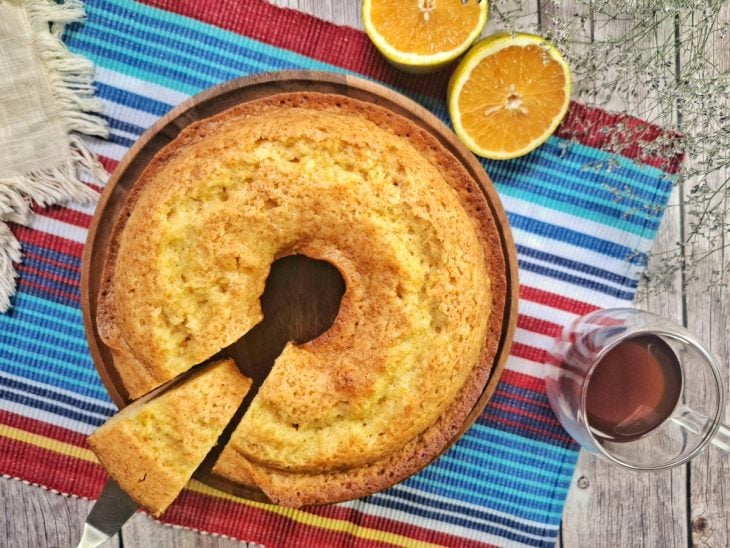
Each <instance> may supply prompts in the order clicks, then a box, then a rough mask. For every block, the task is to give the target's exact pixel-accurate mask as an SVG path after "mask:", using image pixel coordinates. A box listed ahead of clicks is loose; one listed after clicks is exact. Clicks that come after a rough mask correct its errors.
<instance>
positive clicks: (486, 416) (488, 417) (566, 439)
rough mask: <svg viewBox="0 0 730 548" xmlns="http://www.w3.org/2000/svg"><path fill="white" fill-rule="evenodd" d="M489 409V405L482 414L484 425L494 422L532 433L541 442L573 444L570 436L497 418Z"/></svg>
mask: <svg viewBox="0 0 730 548" xmlns="http://www.w3.org/2000/svg"><path fill="white" fill-rule="evenodd" d="M490 409H491V405H489V406H487V408H486V410H485V411H484V413H483V414H482V418H483V421H484V422H486V423H489V422H496V423H501V424H504V425H507V426H511V427H513V428H515V429H516V430H518V431H525V430H526V431H528V432H532V433H534V434H536V435H537V436H539V437H540V438H543V439H542V440H541V441H545V439H544V438H551V439H554V440H557V441H559V442H561V443H569V444H573V443H574V442H573V439H572V438H571V437H570V436H568V435H567V434H556V433H553V432H548V431H547V430H544V429H542V428H537V427H535V426H531V425H529V424H524V423H522V422H517V421H512V420H509V419H505V418H504V417H498V416H495V415H494V414H493V413H491V412H490ZM520 435H521V436H524V434H520ZM525 437H528V438H529V436H525Z"/></svg>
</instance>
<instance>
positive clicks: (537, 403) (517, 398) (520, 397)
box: [494, 383, 550, 409]
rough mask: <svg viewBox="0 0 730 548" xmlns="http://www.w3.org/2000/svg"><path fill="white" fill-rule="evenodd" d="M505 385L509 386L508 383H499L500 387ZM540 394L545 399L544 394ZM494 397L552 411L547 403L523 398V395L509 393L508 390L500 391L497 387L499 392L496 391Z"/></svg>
mask: <svg viewBox="0 0 730 548" xmlns="http://www.w3.org/2000/svg"><path fill="white" fill-rule="evenodd" d="M503 384H507V383H499V386H502V385H503ZM540 394H541V395H542V396H543V397H544V394H543V393H542V392H541V393H540ZM494 395H495V396H500V397H502V398H505V399H509V400H513V401H518V402H524V403H528V404H530V405H533V406H536V407H542V408H544V409H550V404H548V403H547V402H545V401H539V400H536V399H534V398H530V397H527V396H523V395H521V394H514V393H512V392H507V391H506V390H500V389H499V387H497V390H496V391H495V393H494Z"/></svg>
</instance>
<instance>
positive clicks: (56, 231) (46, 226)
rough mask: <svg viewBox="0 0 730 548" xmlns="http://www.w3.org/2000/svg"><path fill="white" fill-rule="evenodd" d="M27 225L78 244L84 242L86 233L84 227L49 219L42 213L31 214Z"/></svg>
mask: <svg viewBox="0 0 730 548" xmlns="http://www.w3.org/2000/svg"><path fill="white" fill-rule="evenodd" d="M29 226H30V228H32V229H34V230H40V231H41V232H46V233H47V234H53V235H54V236H60V237H62V238H66V239H67V240H72V241H74V242H78V243H80V244H83V243H85V242H86V233H87V232H88V231H87V230H86V229H85V228H81V227H79V226H76V225H72V224H70V223H64V222H63V221H58V220H56V219H51V218H50V217H44V216H43V215H42V214H37V215H33V216H32V217H31V220H30V225H29Z"/></svg>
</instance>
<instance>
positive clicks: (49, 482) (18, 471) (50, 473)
mask: <svg viewBox="0 0 730 548" xmlns="http://www.w3.org/2000/svg"><path fill="white" fill-rule="evenodd" d="M0 455H2V460H0V473H2V474H7V475H9V476H13V477H18V478H23V479H24V480H26V481H29V482H31V483H36V484H38V485H43V486H44V487H48V488H50V489H56V490H58V491H61V492H63V493H74V494H75V495H79V496H82V497H86V498H97V497H98V496H99V493H100V492H101V488H102V486H103V485H104V481H105V480H106V474H105V473H104V470H102V468H101V466H99V465H98V464H94V463H91V462H88V461H85V460H81V459H77V458H73V457H68V456H66V455H62V454H60V453H56V452H54V451H49V450H47V449H43V448H41V447H36V446H35V445H31V444H29V443H24V442H21V441H16V440H12V439H10V438H5V437H3V436H0Z"/></svg>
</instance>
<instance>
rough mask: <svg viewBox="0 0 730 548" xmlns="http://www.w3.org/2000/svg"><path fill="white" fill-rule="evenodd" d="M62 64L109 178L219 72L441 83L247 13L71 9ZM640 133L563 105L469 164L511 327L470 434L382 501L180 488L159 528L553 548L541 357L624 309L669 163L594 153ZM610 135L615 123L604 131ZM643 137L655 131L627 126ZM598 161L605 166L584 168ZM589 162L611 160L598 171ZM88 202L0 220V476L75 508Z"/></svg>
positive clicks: (555, 489)
mask: <svg viewBox="0 0 730 548" xmlns="http://www.w3.org/2000/svg"><path fill="white" fill-rule="evenodd" d="M86 6H87V12H88V20H87V21H86V22H85V23H84V24H82V25H74V26H72V27H70V28H69V29H68V30H67V32H66V36H65V41H66V43H67V44H68V46H69V47H70V49H71V50H72V51H76V52H78V53H82V54H84V55H86V56H88V57H89V58H91V59H92V60H93V61H94V62H95V63H96V65H97V89H98V94H99V96H100V98H101V100H102V101H103V103H104V106H105V115H106V118H107V120H108V122H109V126H110V128H111V136H110V137H109V139H108V140H106V141H101V140H93V139H91V140H90V144H91V146H92V148H93V149H94V150H95V151H96V152H97V153H98V154H99V155H100V156H101V158H102V161H103V163H104V164H105V166H106V167H107V169H108V170H110V171H111V170H113V169H114V167H115V166H116V164H117V162H118V161H119V160H120V159H121V158H122V156H123V155H124V153H125V152H126V151H127V150H128V148H129V147H130V146H131V145H132V143H134V142H135V140H136V139H137V138H139V136H140V135H141V134H142V133H143V132H144V131H145V129H146V128H148V127H149V126H150V125H152V124H153V123H154V122H155V120H157V119H158V118H159V117H160V116H161V115H163V114H165V113H166V112H167V111H168V110H170V108H172V107H173V106H174V105H176V104H178V103H180V102H181V101H182V100H184V99H185V98H187V97H189V96H190V95H192V94H194V93H197V92H199V91H201V90H203V89H205V88H207V87H209V86H211V85H214V84H217V83H220V82H222V81H225V80H229V79H232V78H235V77H239V76H244V75H248V74H254V73H258V72H264V71H273V70H279V69H317V70H327V71H335V72H351V73H354V74H360V75H364V76H366V77H368V78H371V79H373V80H376V81H380V82H383V83H385V84H387V85H390V86H392V87H394V88H396V89H398V90H400V91H402V92H404V93H405V94H407V95H409V96H410V97H412V98H414V99H415V100H417V101H419V102H420V103H422V104H423V105H424V106H426V107H427V108H429V109H430V110H432V111H433V112H434V113H435V114H436V115H437V116H439V117H440V118H441V119H443V120H445V121H446V120H447V116H446V110H445V105H444V101H443V97H444V92H445V85H446V80H447V78H448V74H447V73H440V74H437V75H435V76H433V75H431V76H426V77H417V76H408V75H404V74H402V73H400V72H398V71H396V70H395V69H393V68H392V67H390V66H389V65H387V63H385V62H384V61H383V60H382V59H381V58H380V56H379V55H378V53H377V52H376V51H375V50H374V48H373V47H371V45H370V43H369V41H368V40H367V38H366V37H365V36H364V35H363V34H362V33H360V32H359V31H356V30H353V29H349V28H344V27H337V26H334V25H331V24H329V23H325V22H323V21H319V20H317V19H315V18H312V17H310V16H308V15H305V14H302V13H298V12H295V11H291V10H284V9H280V8H276V7H274V6H272V5H270V4H268V3H266V2H264V1H263V0H252V1H248V2H238V1H233V0H219V1H213V0H207V1H206V0H202V1H198V2H192V1H183V2H179V1H176V0H169V1H165V0H150V1H148V2H145V3H135V2H128V1H124V0H89V1H88V2H87V5H86ZM632 125H640V121H637V120H632V119H629V118H626V117H617V116H611V115H608V114H606V113H604V112H602V111H599V110H595V109H589V108H586V107H582V106H580V105H577V104H574V105H572V107H571V111H570V115H569V117H568V119H567V120H566V122H565V123H564V124H563V126H562V127H561V129H560V131H559V133H558V134H557V135H556V136H554V137H552V138H551V139H550V140H549V141H548V142H547V143H546V144H545V145H543V146H542V147H541V148H539V149H538V150H536V151H535V152H533V153H531V154H530V155H528V156H526V157H523V158H521V159H517V160H513V161H509V162H486V161H485V162H484V166H485V168H486V170H487V172H488V173H489V174H490V175H491V177H492V179H493V180H494V182H495V185H496V187H497V190H498V192H499V194H500V196H501V197H502V200H503V202H504V205H505V208H506V209H507V211H508V215H509V218H510V222H511V224H512V228H513V231H514V237H515V240H516V244H517V251H518V255H519V267H520V283H521V288H520V309H519V312H520V314H519V323H518V329H517V333H516V337H515V343H514V346H513V350H512V354H511V356H510V359H509V362H508V367H507V371H506V372H505V374H504V377H503V380H502V382H501V383H500V385H499V387H498V389H497V391H496V393H495V395H494V397H493V399H492V400H491V402H490V404H489V406H488V407H487V409H486V410H485V412H484V413H483V415H482V416H481V417H479V419H478V420H477V422H476V423H475V424H474V426H473V427H472V428H471V429H470V430H469V431H468V432H467V433H466V434H465V435H464V437H463V438H462V439H461V440H460V441H459V442H458V443H457V444H456V445H455V446H454V447H453V448H452V449H451V450H449V451H448V452H447V453H446V454H445V455H444V456H443V457H441V458H440V459H439V460H438V461H436V462H435V463H434V464H432V465H431V466H429V467H428V468H426V469H425V470H424V471H422V472H421V473H419V474H417V475H416V476H414V477H412V478H410V479H408V480H407V481H404V482H403V483H401V484H399V485H397V486H395V487H393V488H391V489H389V490H387V491H385V492H383V493H379V494H376V495H373V496H370V497H367V498H365V499H362V500H358V501H354V502H349V503H345V504H339V505H333V506H327V507H318V508H310V509H303V510H289V509H283V508H279V507H275V506H270V505H265V504H259V503H253V502H249V501H244V500H240V499H236V498H234V497H231V496H228V495H225V494H222V493H220V492H217V491H214V490H213V489H211V488H209V487H207V486H205V485H202V484H200V483H198V482H195V481H193V482H191V484H190V486H189V488H188V489H187V490H186V491H185V492H184V493H183V495H182V496H181V497H180V499H179V500H178V501H177V502H176V503H175V504H174V505H173V506H172V507H171V509H170V510H169V511H168V512H167V513H166V515H165V516H164V518H163V521H166V522H169V523H173V524H179V525H183V526H188V527H193V528H196V529H200V530H205V531H210V532H215V533H221V534H226V535H231V536H234V537H237V538H240V539H244V540H249V541H254V542H258V543H262V544H265V545H269V546H292V545H295V544H305V545H350V544H363V545H369V544H372V545H376V544H383V543H386V544H399V545H410V544H416V543H420V542H424V543H434V544H440V545H450V546H471V545H484V544H495V545H505V544H523V545H532V546H552V545H554V543H555V540H556V537H557V533H558V528H559V524H560V518H561V512H562V508H563V504H564V500H565V496H566V493H567V490H568V486H569V484H570V481H571V476H572V473H573V469H574V465H575V461H576V456H577V449H576V446H575V444H574V443H573V442H572V441H571V440H570V438H569V437H568V436H567V434H566V433H565V432H564V431H563V430H562V429H561V428H560V426H559V425H558V423H557V422H556V420H555V418H554V416H553V414H552V412H551V411H550V409H549V406H548V403H547V399H546V397H545V394H544V386H543V374H544V368H545V367H546V366H544V365H543V356H544V353H545V350H546V348H547V347H548V346H549V345H550V344H551V340H552V337H554V336H555V335H556V334H557V333H558V331H559V330H560V328H561V326H562V325H564V324H566V323H568V322H570V321H571V320H573V319H574V318H575V317H576V316H577V315H579V314H583V313H586V312H588V311H591V310H595V309H596V308H600V307H608V306H619V305H628V304H630V303H631V300H632V298H633V295H634V291H635V288H636V285H637V279H638V276H639V275H640V274H641V272H642V271H643V268H644V263H645V253H646V252H647V250H648V249H649V247H650V246H651V243H652V241H653V239H654V236H655V234H656V231H657V229H658V226H659V222H660V215H659V214H657V209H658V208H657V206H661V205H663V204H664V203H665V202H666V199H667V196H668V193H669V190H670V187H671V181H670V174H671V173H673V172H674V171H675V170H676V168H677V161H676V160H671V161H660V160H655V159H652V158H644V157H642V156H641V154H642V152H641V150H640V148H632V149H630V150H629V151H628V152H627V155H628V156H633V157H634V159H638V160H641V161H640V162H636V161H632V160H631V159H630V158H627V157H625V156H612V155H610V154H609V153H607V152H604V151H602V150H601V147H602V146H603V145H604V144H605V143H609V142H612V138H611V133H612V132H613V133H615V132H616V131H617V128H619V127H621V128H624V129H625V128H626V127H628V126H632ZM622 130H623V129H622ZM644 133H645V135H646V138H648V139H649V138H653V137H655V136H656V131H654V130H652V131H645V132H644ZM600 164H604V166H603V168H599V167H597V166H599V165H600ZM606 166H609V167H608V168H607V167H606ZM92 214H93V208H82V207H68V208H63V207H55V208H51V209H48V210H42V211H38V215H37V217H36V218H35V221H34V222H33V225H32V226H31V227H29V228H24V227H19V226H16V227H14V232H15V234H16V235H17V237H18V238H19V239H20V241H21V243H22V245H23V248H24V250H25V259H24V262H23V264H22V265H21V266H20V268H19V272H20V276H21V277H20V279H19V291H18V295H17V296H16V297H15V299H14V308H13V309H12V311H11V312H10V313H9V314H7V315H3V316H0V473H3V474H6V475H9V476H13V477H18V478H22V479H24V480H27V481H30V482H32V483H37V484H40V485H43V486H47V487H49V488H52V489H56V490H59V491H62V492H64V493H71V494H75V495H79V496H83V497H90V498H95V497H96V496H98V494H99V492H100V490H101V486H102V484H103V482H104V479H105V475H104V472H103V471H102V470H101V468H100V467H99V465H98V463H97V462H96V459H95V458H94V456H93V454H92V453H91V452H90V451H89V450H88V448H87V445H86V441H85V437H86V436H87V435H88V434H89V433H90V432H92V431H93V430H94V429H95V428H96V427H97V426H98V425H100V424H102V422H104V421H105V420H106V418H107V417H109V416H110V415H112V414H113V413H114V412H115V408H114V407H113V405H112V404H111V402H110V400H109V398H108V396H107V395H106V393H105V391H104V388H103V387H102V385H101V382H100V381H99V378H98V376H97V374H96V372H95V370H94V367H93V364H92V362H91V359H90V357H89V354H88V349H87V346H86V342H85V338H84V333H83V327H82V323H81V313H80V309H79V287H78V286H79V267H80V257H81V251H82V246H83V243H84V240H85V237H86V232H87V227H88V225H89V222H90V220H91V216H92Z"/></svg>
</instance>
